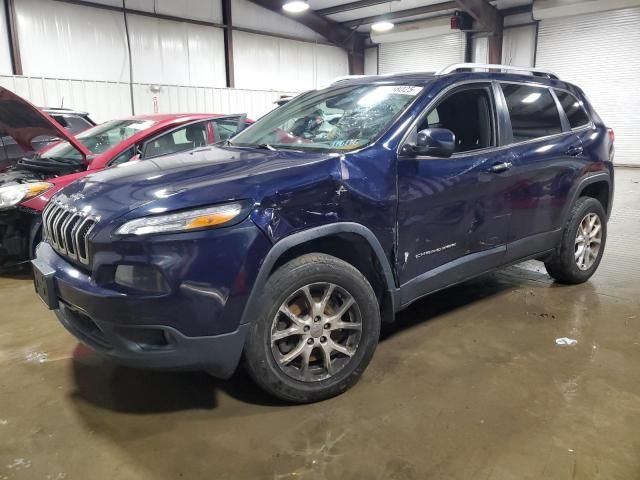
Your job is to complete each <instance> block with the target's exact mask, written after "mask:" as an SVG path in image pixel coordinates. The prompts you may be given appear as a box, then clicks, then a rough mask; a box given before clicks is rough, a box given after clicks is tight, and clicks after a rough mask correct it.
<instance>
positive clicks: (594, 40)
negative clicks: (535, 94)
mask: <svg viewBox="0 0 640 480" xmlns="http://www.w3.org/2000/svg"><path fill="white" fill-rule="evenodd" d="M638 25H640V8H628V9H624V10H616V11H610V12H600V13H592V14H588V15H579V16H574V17H563V18H556V19H547V20H542V21H541V22H540V29H539V33H538V52H537V57H536V66H539V67H543V68H548V69H550V70H553V71H555V72H556V73H557V74H558V75H559V76H560V78H561V79H563V80H566V81H569V82H573V83H575V84H576V85H578V86H580V87H581V88H582V89H583V90H584V91H585V93H586V94H587V97H589V100H590V101H591V103H592V104H593V106H594V107H595V109H596V111H597V112H598V113H599V115H600V116H601V117H602V119H603V121H604V122H605V123H606V124H607V125H608V126H609V127H612V128H613V129H614V130H615V133H616V163H619V164H634V165H640V130H639V129H638V125H639V124H640V95H638V78H640V55H638V51H639V50H638V48H639V47H640V28H638ZM576 52H587V54H588V56H587V57H585V55H579V54H576ZM585 58H586V60H585Z"/></svg>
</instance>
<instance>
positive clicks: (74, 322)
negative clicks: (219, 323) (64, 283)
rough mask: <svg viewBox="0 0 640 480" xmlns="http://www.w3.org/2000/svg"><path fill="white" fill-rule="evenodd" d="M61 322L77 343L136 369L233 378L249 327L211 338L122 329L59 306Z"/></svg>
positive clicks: (152, 328) (155, 328) (142, 327)
mask: <svg viewBox="0 0 640 480" xmlns="http://www.w3.org/2000/svg"><path fill="white" fill-rule="evenodd" d="M55 313H56V316H57V317H58V320H60V323H62V325H63V326H64V327H65V328H66V329H67V330H68V331H69V332H70V333H71V334H72V335H73V336H74V337H76V338H77V339H78V340H80V341H81V342H82V343H84V344H85V345H87V346H88V347H90V348H92V349H93V350H95V351H97V352H98V353H100V354H102V355H104V356H106V357H108V358H110V359H112V360H113V361H114V362H116V363H118V364H120V365H125V366H129V367H134V368H149V369H163V370H206V371H208V372H209V373H211V374H212V375H215V376H216V377H219V378H228V377H230V376H231V375H232V374H233V372H234V371H235V369H236V366H237V365H238V362H239V360H240V355H241V353H242V348H243V346H244V341H245V337H246V333H247V328H248V325H240V326H239V327H238V329H237V330H236V331H234V332H230V333H226V334H221V335H214V336H208V337H187V336H185V335H183V334H181V333H180V332H178V331H177V330H175V329H174V328H171V327H167V326H163V325H154V326H150V325H127V326H126V327H125V326H121V325H116V324H112V323H108V322H104V321H99V320H95V319H93V318H91V317H90V316H88V315H87V314H86V312H83V311H82V310H80V309H78V308H77V307H74V306H71V305H67V304H64V303H60V308H59V309H58V310H56V311H55Z"/></svg>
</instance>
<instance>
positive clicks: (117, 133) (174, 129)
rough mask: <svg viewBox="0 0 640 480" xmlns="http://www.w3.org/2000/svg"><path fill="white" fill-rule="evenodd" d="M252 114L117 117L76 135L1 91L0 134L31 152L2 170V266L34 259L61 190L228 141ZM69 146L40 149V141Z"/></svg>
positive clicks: (28, 105) (54, 145)
mask: <svg viewBox="0 0 640 480" xmlns="http://www.w3.org/2000/svg"><path fill="white" fill-rule="evenodd" d="M246 124H247V119H246V115H243V114H238V115H216V114H202V113H197V114H174V115H169V114H156V115H137V116H134V117H129V118H123V119H118V120H111V121H108V122H105V123H102V124H100V125H96V126H95V127H91V128H89V129H87V130H85V131H83V132H81V133H79V134H78V135H76V136H75V137H74V136H73V135H71V134H70V133H69V132H67V131H66V130H65V129H64V128H62V127H61V126H60V125H59V124H58V123H57V122H56V121H55V120H53V119H52V118H51V117H50V116H49V115H47V114H46V113H43V112H42V111H41V110H39V109H38V108H36V107H35V106H33V105H31V104H30V103H29V102H27V101H26V100H24V99H22V98H20V97H19V96H17V95H15V94H14V93H12V92H10V91H9V90H6V89H4V88H1V87H0V131H1V132H2V133H3V135H8V136H10V137H11V138H13V139H14V140H15V142H16V143H17V144H18V145H20V146H21V147H22V148H23V150H25V156H24V157H23V158H22V159H21V160H19V161H18V163H17V164H16V165H15V166H13V167H11V168H9V169H7V170H5V171H4V172H2V173H0V264H3V263H7V262H15V261H21V260H27V259H29V258H30V257H31V256H32V255H33V251H34V248H35V246H36V245H37V244H38V242H39V241H40V229H41V220H40V214H41V212H42V210H43V209H44V207H45V205H46V204H47V202H48V201H49V199H50V198H51V196H52V195H53V194H54V193H56V192H57V191H58V190H60V189H61V188H63V187H65V186H66V185H68V184H69V183H71V182H73V181H75V180H77V179H79V178H81V177H83V176H85V175H88V174H90V173H92V172H95V171H98V170H102V169H104V168H111V167H115V166H117V165H120V164H123V163H126V162H129V161H138V160H146V159H149V158H157V157H159V156H163V155H168V154H172V153H177V152H181V151H185V150H192V149H196V148H198V147H202V146H206V145H211V144H213V143H216V142H220V141H224V140H227V139H228V138H230V137H231V136H233V135H234V134H235V133H236V132H238V131H239V130H242V129H243V128H244V127H245V126H246ZM43 135H44V136H49V137H57V138H60V139H63V141H60V142H57V143H54V144H51V145H48V146H46V147H45V148H43V149H42V150H40V151H38V152H35V151H34V150H35V148H34V146H33V143H35V142H34V139H36V138H38V137H40V138H41V137H42V136H43Z"/></svg>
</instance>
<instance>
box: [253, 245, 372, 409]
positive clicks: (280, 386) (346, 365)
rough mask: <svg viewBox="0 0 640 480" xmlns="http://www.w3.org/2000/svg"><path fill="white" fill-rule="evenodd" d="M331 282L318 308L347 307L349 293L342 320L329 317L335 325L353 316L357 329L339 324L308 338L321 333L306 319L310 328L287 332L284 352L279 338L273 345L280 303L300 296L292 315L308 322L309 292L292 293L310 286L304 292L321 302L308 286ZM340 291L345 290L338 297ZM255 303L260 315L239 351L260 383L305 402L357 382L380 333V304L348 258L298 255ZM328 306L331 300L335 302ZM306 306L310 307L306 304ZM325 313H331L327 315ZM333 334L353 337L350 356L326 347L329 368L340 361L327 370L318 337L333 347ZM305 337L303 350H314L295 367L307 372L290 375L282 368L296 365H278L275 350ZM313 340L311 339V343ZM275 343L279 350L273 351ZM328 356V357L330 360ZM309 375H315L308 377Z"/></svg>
mask: <svg viewBox="0 0 640 480" xmlns="http://www.w3.org/2000/svg"><path fill="white" fill-rule="evenodd" d="M331 284H333V285H334V286H335V287H334V289H333V290H332V291H333V292H334V293H328V294H327V298H329V296H330V299H329V300H327V302H326V303H325V305H328V306H327V307H323V308H322V312H326V311H331V312H333V314H337V313H338V312H339V311H340V308H342V307H345V308H346V307H347V305H346V303H341V302H343V299H345V298H348V297H349V296H350V297H351V298H352V299H353V301H354V303H353V307H349V310H347V311H346V313H344V314H343V315H342V316H341V317H340V318H341V319H342V320H339V319H338V320H335V318H334V320H335V323H334V326H335V325H337V324H338V323H340V324H341V325H344V322H350V321H351V319H352V318H356V317H357V319H358V320H359V322H358V323H359V324H360V328H358V329H356V331H359V332H360V333H352V332H353V330H350V329H349V330H348V329H345V330H340V329H339V330H337V331H334V332H329V333H328V338H326V337H324V336H322V337H319V336H318V337H313V338H307V337H309V336H310V335H311V334H314V335H320V333H318V329H319V328H320V327H318V326H315V325H314V324H313V323H310V325H311V328H312V331H311V332H309V333H306V334H301V335H297V334H295V335H293V336H290V337H287V340H286V341H287V342H291V344H292V345H293V346H292V347H291V348H290V350H289V351H288V352H287V351H285V352H281V350H280V349H282V347H281V346H280V345H281V344H280V343H279V342H280V341H278V342H275V343H274V345H275V346H272V334H273V332H274V330H273V329H275V331H277V332H280V331H281V330H280V327H279V325H280V323H279V322H282V321H284V322H287V321H288V319H289V318H290V317H289V316H288V315H285V317H284V318H283V317H282V313H281V306H282V305H283V304H285V303H286V302H288V301H289V300H290V299H291V298H301V300H296V301H297V302H299V303H300V304H302V305H303V307H300V309H298V310H297V311H298V312H299V315H300V316H297V317H296V318H297V319H298V321H299V320H300V319H303V318H304V319H307V320H305V321H309V322H313V320H314V319H318V318H319V317H314V316H313V315H315V314H314V313H313V314H311V313H310V310H309V311H307V312H305V311H304V308H305V307H304V305H310V301H309V300H308V297H304V296H303V295H302V294H300V297H295V295H297V292H298V291H299V290H300V289H304V287H305V286H307V285H311V287H310V290H309V291H311V292H312V295H311V297H312V299H313V300H314V301H316V302H317V301H318V300H319V301H320V302H322V297H323V295H324V294H323V293H322V291H320V293H319V294H318V293H315V292H314V290H313V289H314V288H318V287H317V286H318V285H320V286H322V285H327V289H328V285H331ZM336 292H337V293H336ZM325 293H326V291H325ZM342 294H344V295H343V296H341V295H342ZM292 296H294V297H292ZM305 299H307V300H305ZM260 302H261V303H260V304H261V305H262V306H263V308H262V314H261V315H260V317H259V318H257V319H256V320H255V321H254V322H252V324H251V326H250V328H249V333H248V335H247V342H246V344H245V350H244V363H245V368H246V369H247V371H248V372H249V374H250V375H251V377H252V378H253V379H254V381H255V382H256V383H257V384H258V385H259V386H260V387H262V388H263V389H264V390H266V391H267V392H268V393H270V394H272V395H274V396H276V397H278V398H280V399H283V400H286V401H290V402H296V403H309V402H316V401H320V400H324V399H327V398H330V397H333V396H336V395H339V394H341V393H343V392H344V391H346V390H347V389H349V388H350V387H351V386H353V385H354V384H355V383H356V382H357V381H358V379H359V378H360V376H361V375H362V373H363V372H364V370H365V369H366V367H367V365H368V364H369V361H370V360H371V357H372V356H373V353H374V351H375V349H376V346H377V344H378V338H379V336H380V306H379V304H378V301H377V298H376V295H375V293H374V291H373V289H372V288H371V285H370V284H369V282H368V281H367V279H366V278H365V277H364V276H363V275H362V274H361V273H360V271H358V270H357V269H356V268H354V267H353V266H352V265H350V264H349V263H347V262H344V261H342V260H340V259H338V258H335V257H332V256H330V255H325V254H320V253H311V254H307V255H303V256H301V257H298V258H296V259H294V260H291V261H289V262H288V263H286V264H284V265H283V266H281V267H280V268H278V270H277V271H276V272H274V273H273V274H272V275H271V277H270V278H269V280H268V281H267V283H266V285H265V287H264V290H263V292H262V295H261V298H260ZM297 305H298V304H297V303H292V304H288V305H287V309H286V310H287V312H291V310H290V309H289V306H291V309H296V306H297ZM318 305H320V303H316V308H318V307H317V306H318ZM332 305H335V307H334V306H332ZM309 308H312V307H310V306H309ZM332 308H333V309H334V310H332ZM331 312H330V313H331ZM309 315H311V316H309ZM323 318H325V317H323ZM326 318H330V316H327V317H326ZM318 321H319V320H318ZM319 322H320V324H324V326H323V328H330V324H329V323H326V324H325V323H324V322H325V320H322V321H319ZM327 322H328V321H327ZM327 325H329V327H327ZM291 327H294V328H303V327H300V325H299V324H294V323H293V322H292V323H291V324H290V325H289V326H288V327H287V328H291ZM351 328H353V327H351ZM304 329H306V330H305V332H306V331H308V330H309V326H308V325H305V326H304ZM314 332H315V333H314ZM334 334H337V335H340V336H341V337H338V340H336V342H339V341H340V338H345V336H346V338H347V340H346V342H352V346H353V347H354V348H355V350H349V353H351V356H348V355H346V354H341V353H339V351H333V350H329V351H330V353H329V360H328V363H329V364H331V365H330V366H331V369H333V368H334V365H336V364H338V363H339V364H340V369H339V370H337V371H335V373H334V374H329V371H330V369H329V367H327V366H326V363H324V362H325V361H327V360H326V358H325V353H324V352H325V351H326V350H324V349H323V348H322V347H323V346H324V347H325V348H327V346H328V345H329V344H327V343H323V345H320V343H319V342H320V341H324V342H327V341H329V342H331V343H330V345H331V346H332V347H333V346H334V345H337V346H338V347H340V345H339V344H338V343H333V340H332V337H331V335H334ZM304 335H306V336H307V337H305V336H304ZM354 336H355V337H357V341H353V340H352V338H354ZM305 339H306V340H305ZM306 342H310V344H311V346H310V347H304V348H305V349H306V348H309V349H311V348H313V349H314V350H311V353H309V356H307V357H306V365H307V366H308V367H307V368H306V369H304V368H303V367H304V363H302V362H304V357H303V358H302V359H300V362H301V364H300V367H299V371H300V372H303V371H304V372H306V375H303V374H302V373H300V376H304V378H302V379H301V378H294V376H292V374H291V373H287V372H285V371H284V370H285V369H290V370H291V371H292V372H294V371H295V370H296V368H297V367H296V366H295V365H293V363H294V362H291V364H287V365H286V366H280V364H279V360H280V362H282V357H280V359H279V360H278V359H277V358H276V357H277V356H278V355H283V356H285V355H286V354H287V353H289V352H292V351H293V350H295V349H297V348H303V346H304V344H305V343H306ZM313 342H316V344H314V343H313ZM307 345H309V343H307ZM316 345H317V346H316ZM285 347H287V345H285ZM332 347H331V348H332ZM274 348H277V349H278V350H277V351H274ZM305 351H307V350H305ZM301 356H302V354H301ZM332 357H333V360H331V359H332ZM338 357H339V358H338ZM332 362H333V363H332ZM325 369H326V371H325ZM312 372H313V373H312ZM310 375H314V376H315V377H314V378H309V376H310ZM323 375H328V377H327V378H323Z"/></svg>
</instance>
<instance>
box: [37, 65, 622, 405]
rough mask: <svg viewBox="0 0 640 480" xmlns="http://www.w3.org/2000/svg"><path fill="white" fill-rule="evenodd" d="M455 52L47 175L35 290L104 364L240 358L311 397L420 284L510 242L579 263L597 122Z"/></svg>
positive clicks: (593, 231) (350, 371)
mask: <svg viewBox="0 0 640 480" xmlns="http://www.w3.org/2000/svg"><path fill="white" fill-rule="evenodd" d="M469 68H471V67H469V65H466V64H463V65H457V66H452V67H450V68H448V69H445V70H444V71H442V72H440V73H438V74H402V75H389V76H382V77H365V78H356V79H346V80H342V81H339V82H337V83H335V84H334V85H332V86H331V87H329V88H326V89H322V90H316V91H311V92H307V93H305V94H303V95H301V96H299V97H297V98H295V99H293V100H291V102H289V103H287V104H286V105H284V106H282V107H280V108H278V109H276V110H274V111H273V112H271V113H270V114H268V115H266V116H265V117H263V118H262V119H260V120H259V121H257V122H256V123H255V124H254V125H252V126H251V127H249V128H248V129H247V130H245V131H243V132H241V133H240V134H238V135H237V136H236V137H234V138H233V139H232V140H231V141H230V142H226V144H224V145H221V146H216V147H208V148H204V149H200V150H196V151H193V152H189V153H185V154H179V155H173V156H168V157H164V158H161V159H159V160H157V161H149V162H139V163H135V164H131V165H130V166H128V167H127V168H125V169H119V168H118V169H111V170H108V171H104V172H101V173H98V174H95V175H90V176H88V177H86V178H84V179H82V180H80V181H79V182H76V183H74V184H72V185H70V186H68V187H67V188H65V189H64V190H63V191H62V192H60V193H59V194H58V195H56V197H55V198H54V200H53V201H52V202H51V203H50V205H49V206H48V207H47V209H46V210H45V212H44V223H45V230H46V242H44V243H41V244H40V245H39V246H38V249H37V258H36V260H34V261H33V266H34V275H35V285H36V289H37V291H38V292H39V294H40V296H41V297H42V298H43V299H44V301H45V302H46V304H47V305H48V306H49V308H51V309H54V310H55V311H56V314H57V316H58V318H59V319H60V321H61V322H62V324H63V325H64V326H65V327H66V328H67V329H68V330H69V331H70V332H71V333H72V334H73V335H75V336H76V337H77V338H78V339H80V341H82V342H84V343H86V344H87V345H89V346H90V347H92V348H94V349H95V350H97V351H99V352H102V353H103V354H105V355H107V356H109V357H111V358H112V359H114V360H116V361H118V362H121V363H124V364H127V365H132V366H139V367H151V368H182V369H203V370H208V371H209V372H211V373H213V374H214V375H217V376H220V377H228V376H229V375H231V374H232V373H233V372H234V370H235V369H236V366H237V365H238V362H239V361H240V358H241V357H244V360H245V362H244V363H245V365H246V368H247V370H248V372H249V373H250V374H251V375H252V377H253V378H254V379H255V381H256V382H257V383H258V384H259V385H260V386H262V387H263V388H264V389H266V390H267V391H268V392H270V393H271V394H273V395H276V396H278V397H281V398H284V399H287V400H290V401H295V402H310V401H316V400H321V399H324V398H327V397H330V396H333V395H337V394H339V393H341V392H344V391H345V390H347V389H348V388H349V387H350V386H352V385H353V384H354V383H355V382H356V380H357V379H358V378H359V377H360V375H361V374H362V373H363V371H364V370H365V368H366V366H367V364H368V363H369V360H370V359H371V357H372V355H373V353H374V350H375V348H376V345H377V343H378V336H379V332H380V325H381V322H391V321H393V319H394V314H395V313H396V312H397V311H399V310H402V309H403V308H405V307H407V306H408V305H410V304H411V303H412V302H414V301H416V300H417V299H419V298H421V297H423V296H425V295H427V294H429V293H431V292H434V291H436V290H440V289H442V288H445V287H447V286H450V285H453V284H456V283H459V282H462V281H464V280H466V279H469V278H471V277H475V276H477V275H480V274H483V273H485V272H488V271H491V270H494V269H498V268H500V267H504V266H506V265H509V264H513V263H516V262H520V261H523V260H526V259H541V260H543V261H544V262H545V265H546V267H547V270H548V272H549V273H550V274H551V275H552V276H553V277H554V278H555V279H557V281H559V282H564V283H580V282H584V281H586V280H587V279H588V278H589V277H590V276H591V275H592V274H593V273H594V271H595V270H596V268H597V267H598V264H599V262H600V260H601V258H602V254H603V251H604V246H605V240H606V232H607V230H606V229H607V219H608V217H609V213H610V211H611V202H612V194H613V165H612V157H613V150H614V149H613V134H612V132H611V131H610V130H608V129H607V128H606V127H605V125H604V124H603V122H602V120H601V119H600V117H599V116H598V115H597V113H596V112H595V111H594V110H593V108H592V107H591V106H590V104H589V102H588V101H587V99H586V98H585V95H584V93H583V92H582V90H580V89H579V88H578V87H576V86H574V85H572V84H569V83H566V82H563V81H562V80H559V79H557V78H556V77H555V76H554V75H553V74H551V73H548V72H543V71H527V72H521V71H518V70H517V69H514V68H513V67H503V66H493V67H491V68H492V69H495V70H498V71H497V72H496V71H491V72H481V71H468V69H469ZM484 68H485V69H486V68H488V67H487V66H485V67H484ZM465 70H467V71H465ZM500 70H504V71H500ZM293 130H295V132H296V133H295V134H293V133H292V131H293Z"/></svg>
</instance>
